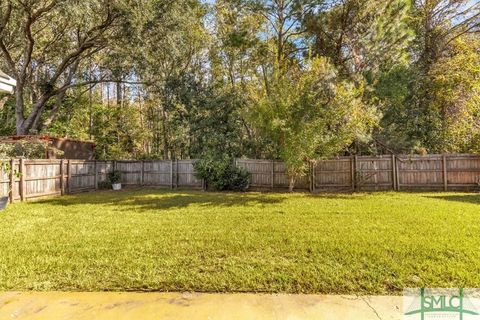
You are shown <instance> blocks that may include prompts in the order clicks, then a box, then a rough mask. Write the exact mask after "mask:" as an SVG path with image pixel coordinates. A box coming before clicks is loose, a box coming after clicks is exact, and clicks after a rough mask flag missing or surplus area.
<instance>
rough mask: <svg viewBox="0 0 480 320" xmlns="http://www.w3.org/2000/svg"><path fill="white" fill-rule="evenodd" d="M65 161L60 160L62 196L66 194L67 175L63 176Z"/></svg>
mask: <svg viewBox="0 0 480 320" xmlns="http://www.w3.org/2000/svg"><path fill="white" fill-rule="evenodd" d="M64 165H65V160H63V159H62V160H60V194H61V195H62V196H63V195H64V194H65V175H64V174H63V170H64Z"/></svg>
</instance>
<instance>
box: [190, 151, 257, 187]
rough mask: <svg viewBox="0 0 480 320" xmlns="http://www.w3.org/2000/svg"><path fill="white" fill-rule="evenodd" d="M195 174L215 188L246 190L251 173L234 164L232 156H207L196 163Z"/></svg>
mask: <svg viewBox="0 0 480 320" xmlns="http://www.w3.org/2000/svg"><path fill="white" fill-rule="evenodd" d="M194 168H195V176H196V177H197V178H200V179H204V180H205V181H206V182H207V186H208V187H209V188H211V189H213V190H218V191H222V190H233V191H246V190H247V189H248V186H249V184H250V174H249V173H248V172H247V171H246V170H244V169H243V168H238V167H236V166H235V165H234V164H233V160H232V159H231V158H230V157H227V156H224V157H218V158H216V157H213V156H206V157H204V158H203V159H201V160H198V161H197V162H195V164H194Z"/></svg>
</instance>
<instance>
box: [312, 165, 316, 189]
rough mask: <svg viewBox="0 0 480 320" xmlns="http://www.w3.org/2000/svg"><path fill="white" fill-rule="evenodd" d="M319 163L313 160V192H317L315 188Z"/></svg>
mask: <svg viewBox="0 0 480 320" xmlns="http://www.w3.org/2000/svg"><path fill="white" fill-rule="evenodd" d="M316 167H317V163H316V162H315V161H312V193H315V188H316V187H317V186H316V184H317V171H316V170H317V169H316Z"/></svg>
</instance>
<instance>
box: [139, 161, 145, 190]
mask: <svg viewBox="0 0 480 320" xmlns="http://www.w3.org/2000/svg"><path fill="white" fill-rule="evenodd" d="M144 181H145V161H143V160H142V174H141V177H140V185H141V186H142V187H143V185H144Z"/></svg>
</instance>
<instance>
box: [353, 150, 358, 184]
mask: <svg viewBox="0 0 480 320" xmlns="http://www.w3.org/2000/svg"><path fill="white" fill-rule="evenodd" d="M357 162H358V156H357V155H355V156H354V158H353V175H354V179H353V181H354V182H353V184H354V186H355V187H354V188H353V190H354V191H358V183H357Z"/></svg>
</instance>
